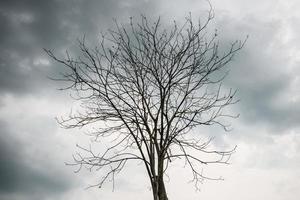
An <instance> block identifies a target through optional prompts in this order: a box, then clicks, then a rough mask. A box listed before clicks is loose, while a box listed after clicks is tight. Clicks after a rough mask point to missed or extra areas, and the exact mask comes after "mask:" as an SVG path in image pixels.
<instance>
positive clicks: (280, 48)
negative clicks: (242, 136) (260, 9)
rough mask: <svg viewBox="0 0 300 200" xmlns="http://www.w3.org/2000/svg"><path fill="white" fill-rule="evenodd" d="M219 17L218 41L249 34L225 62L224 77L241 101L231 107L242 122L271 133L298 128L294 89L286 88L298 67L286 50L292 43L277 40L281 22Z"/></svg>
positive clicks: (297, 103)
mask: <svg viewBox="0 0 300 200" xmlns="http://www.w3.org/2000/svg"><path fill="white" fill-rule="evenodd" d="M220 19H221V20H219V21H218V24H219V27H221V28H220V32H221V33H220V35H222V38H221V40H223V41H222V43H226V42H228V41H234V40H235V39H238V38H241V37H243V36H244V35H246V34H247V35H249V39H248V40H247V42H246V44H245V46H244V48H243V49H242V50H241V51H240V52H239V53H238V54H237V55H236V57H235V58H234V60H233V61H232V62H231V63H230V64H229V65H230V66H229V69H230V73H229V76H228V77H227V79H226V84H228V85H230V86H231V87H232V88H237V89H238V98H239V99H240V100H241V102H240V103H238V104H237V105H235V107H236V108H237V110H238V112H239V113H240V114H241V117H240V119H241V120H242V121H243V122H244V123H245V124H246V125H249V124H251V125H252V126H264V127H266V128H268V129H269V132H270V133H271V134H274V133H275V134H277V133H282V134H283V133H285V131H287V130H292V129H296V128H298V127H299V121H300V117H299V114H298V113H300V102H299V101H295V102H291V99H292V97H293V96H294V95H297V93H295V92H291V91H290V88H291V86H292V82H293V81H294V77H295V75H296V74H297V73H299V71H296V70H295V63H294V62H293V60H291V59H290V54H289V50H288V48H290V47H292V46H293V45H294V44H283V43H282V41H281V40H280V34H282V30H283V28H284V24H283V22H282V21H280V20H277V21H275V20H274V21H262V20H261V19H257V18H256V17H249V16H246V17H244V18H242V19H234V18H231V17H228V16H226V15H224V16H222V15H221V17H220ZM230 30H233V31H230ZM287 92H288V93H287ZM289 92H291V93H289Z"/></svg>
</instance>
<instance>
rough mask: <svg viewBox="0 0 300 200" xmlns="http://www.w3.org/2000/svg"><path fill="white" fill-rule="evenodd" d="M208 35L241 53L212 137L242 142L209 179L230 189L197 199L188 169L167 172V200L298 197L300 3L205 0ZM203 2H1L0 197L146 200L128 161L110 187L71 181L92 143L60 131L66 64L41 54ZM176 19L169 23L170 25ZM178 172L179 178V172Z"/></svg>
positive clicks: (66, 106)
mask: <svg viewBox="0 0 300 200" xmlns="http://www.w3.org/2000/svg"><path fill="white" fill-rule="evenodd" d="M211 4H212V6H213V7H214V10H215V18H214V20H213V21H212V24H211V25H212V27H216V28H217V29H218V32H219V35H220V39H221V40H222V41H224V43H225V44H226V42H228V44H229V42H230V41H234V40H235V39H244V38H245V37H246V36H247V35H249V36H250V37H249V39H248V41H247V43H246V46H245V47H244V48H243V49H242V51H241V52H240V53H239V54H238V55H237V56H236V57H235V59H234V60H233V62H232V63H230V65H229V66H228V67H229V68H230V69H231V71H230V74H229V76H228V77H227V79H226V84H227V85H228V86H231V87H233V88H237V89H238V95H237V96H238V98H239V99H241V101H240V103H239V104H236V105H234V107H233V108H232V111H233V112H236V113H240V118H238V119H236V120H234V121H231V123H232V126H233V131H231V132H229V133H224V132H222V131H221V130H220V129H212V130H208V132H209V134H211V135H214V136H216V145H223V146H234V145H237V146H238V149H237V152H236V153H235V154H234V156H233V158H232V160H231V163H232V164H231V165H229V166H218V167H214V166H213V167H207V168H205V172H206V173H207V174H209V175H217V176H220V175H221V176H222V177H224V178H225V181H205V182H204V184H203V185H201V191H200V192H195V190H194V188H193V184H189V183H188V181H189V178H190V177H186V178H183V177H184V176H182V175H183V174H185V173H186V169H184V168H182V166H177V167H174V168H171V169H170V172H169V173H170V174H169V175H170V177H171V178H170V182H168V183H167V191H168V195H169V198H170V199H172V200H175V199H187V200H194V199H209V200H219V199H231V200H240V199H243V200H282V199H284V200H298V199H299V197H300V190H299V186H300V126H299V125H300V123H299V122H300V67H299V64H300V48H299V46H300V38H299V31H300V30H299V29H300V12H299V10H300V2H299V1H298V0H252V1H249V0H211ZM207 9H208V5H207V2H206V1H200V0H185V1H182V0H172V1H167V0H153V1H151V0H106V1H105V0H98V1H97V0H89V1H84V0H51V1H50V0H49V1H41V0H22V1H17V0H1V1H0V25H1V26H0V27H1V31H0V199H2V200H27V199H28V200H54V199H55V200H65V199H72V200H79V199H85V200H92V199H96V198H97V199H111V200H114V199H115V200H117V199H149V200H150V199H151V198H152V197H151V192H150V190H149V184H148V182H147V181H148V179H146V177H145V172H144V171H143V168H142V167H141V166H136V165H130V166H129V168H128V170H126V171H124V173H123V174H121V175H120V177H118V178H117V182H116V184H117V185H116V189H115V191H114V192H112V188H111V184H107V185H106V186H105V187H104V188H102V189H97V188H92V189H88V190H86V189H85V188H86V187H87V186H89V184H94V183H96V182H97V180H98V179H97V178H99V177H100V175H101V173H99V172H97V173H89V172H86V171H82V172H81V173H78V174H75V173H73V171H74V170H75V169H74V168H72V167H67V166H65V164H64V162H68V161H71V160H72V153H74V152H76V147H75V145H76V144H77V143H79V144H88V143H89V138H87V137H86V136H85V135H83V134H82V133H81V132H80V130H68V131H66V130H63V129H61V128H60V127H59V126H58V124H57V123H56V122H55V120H54V118H55V117H56V116H61V115H63V114H66V113H68V111H69V110H70V109H71V105H72V103H73V102H72V100H71V99H70V98H69V94H68V93H66V92H61V91H58V90H57V88H59V84H58V83H57V82H53V81H51V80H49V79H48V78H47V77H49V76H53V75H56V74H58V73H59V72H60V71H61V70H62V68H61V66H59V65H57V64H56V63H54V62H52V61H51V60H50V59H49V58H48V57H47V56H46V55H45V53H44V52H43V50H42V49H43V48H47V49H53V50H54V51H55V52H57V53H58V54H59V53H61V52H63V51H65V50H66V49H69V50H72V49H74V47H75V44H76V42H75V41H76V39H77V38H79V37H81V36H83V35H84V34H85V35H86V38H87V40H89V41H91V42H90V43H93V42H92V41H96V40H97V38H98V37H99V33H100V32H101V31H105V30H106V29H107V28H108V27H110V26H111V24H112V19H113V18H116V19H118V20H119V21H122V22H124V23H125V22H126V21H128V19H129V17H130V16H137V17H139V15H140V14H145V15H147V16H149V17H150V18H156V17H158V16H162V17H163V18H164V19H165V20H166V21H168V19H176V20H178V21H180V20H182V19H183V17H184V16H187V14H188V13H189V12H192V15H193V16H195V17H198V16H202V15H203V13H205V12H204V11H206V10H207ZM170 22H171V20H170ZM179 174H180V176H179Z"/></svg>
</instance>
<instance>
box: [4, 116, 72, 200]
mask: <svg viewBox="0 0 300 200" xmlns="http://www.w3.org/2000/svg"><path fill="white" fill-rule="evenodd" d="M0 126H1V132H0V197H1V196H6V197H7V198H9V196H13V195H16V194H18V195H21V196H24V197H25V196H33V195H34V196H36V198H37V199H41V198H44V197H45V196H47V195H49V194H51V195H59V194H61V193H63V192H65V191H67V190H68V189H69V188H70V186H71V185H72V184H71V183H68V181H67V180H66V179H65V178H66V177H64V176H63V175H62V174H61V173H60V172H59V171H57V170H49V169H48V168H47V167H46V166H47V165H48V164H47V163H39V164H37V163H35V162H33V160H32V159H31V158H30V157H28V156H26V154H24V151H26V150H27V149H28V148H30V147H29V146H27V145H30V144H26V143H24V141H18V139H16V138H14V136H16V135H17V134H16V133H13V132H12V130H10V128H9V127H7V124H5V123H4V122H3V121H1V125H0ZM13 135H14V136H13ZM41 162H45V161H42V160H41ZM39 165H42V166H44V167H43V168H39V167H37V166H39ZM55 171H57V173H54V172H55Z"/></svg>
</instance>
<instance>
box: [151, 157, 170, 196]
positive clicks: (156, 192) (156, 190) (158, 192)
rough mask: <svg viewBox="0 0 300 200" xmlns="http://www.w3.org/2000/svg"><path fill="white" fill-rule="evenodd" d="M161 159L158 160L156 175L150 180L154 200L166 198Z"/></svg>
mask: <svg viewBox="0 0 300 200" xmlns="http://www.w3.org/2000/svg"><path fill="white" fill-rule="evenodd" d="M163 167H164V166H163V160H159V161H158V175H157V176H156V177H155V180H153V182H152V191H153V199H154V200H168V196H167V192H166V187H165V183H164V170H163Z"/></svg>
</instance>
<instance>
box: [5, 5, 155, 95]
mask: <svg viewBox="0 0 300 200" xmlns="http://www.w3.org/2000/svg"><path fill="white" fill-rule="evenodd" d="M0 7H1V8H0V24H1V29H2V30H3V31H1V33H0V43H1V47H0V92H2V93H3V92H5V93H13V94H24V93H25V94H26V93H34V92H37V91H41V90H44V89H45V87H48V86H49V81H48V80H47V76H51V75H53V74H56V73H58V71H61V69H59V66H56V65H55V64H53V63H51V62H50V63H49V61H47V60H48V59H49V58H48V57H47V56H46V55H45V53H44V52H43V50H42V49H43V48H47V49H54V50H55V51H56V52H59V53H61V52H63V51H65V50H66V49H69V50H70V49H71V48H72V47H74V44H75V43H76V42H75V41H76V39H77V38H80V37H82V36H83V35H86V36H87V38H90V39H91V41H95V40H96V39H97V36H98V35H99V33H100V31H101V30H103V29H104V30H105V28H107V27H109V26H110V25H111V24H112V22H113V18H116V19H120V21H122V20H125V19H126V20H127V19H128V18H129V16H130V15H138V14H140V13H144V11H145V10H147V12H152V11H153V10H155V2H154V3H150V2H146V1H145V2H144V1H133V0H127V1H119V0H113V1H95V0H94V1H89V2H88V3H87V2H86V1H81V0H72V1H58V0H53V1H47V2H42V1H37V0H25V1H22V2H20V1H1V2H0ZM145 8H147V9H145ZM147 12H146V13H147ZM152 14H153V12H152ZM104 27H105V28H104ZM41 59H42V60H43V61H44V62H40V61H41Z"/></svg>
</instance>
